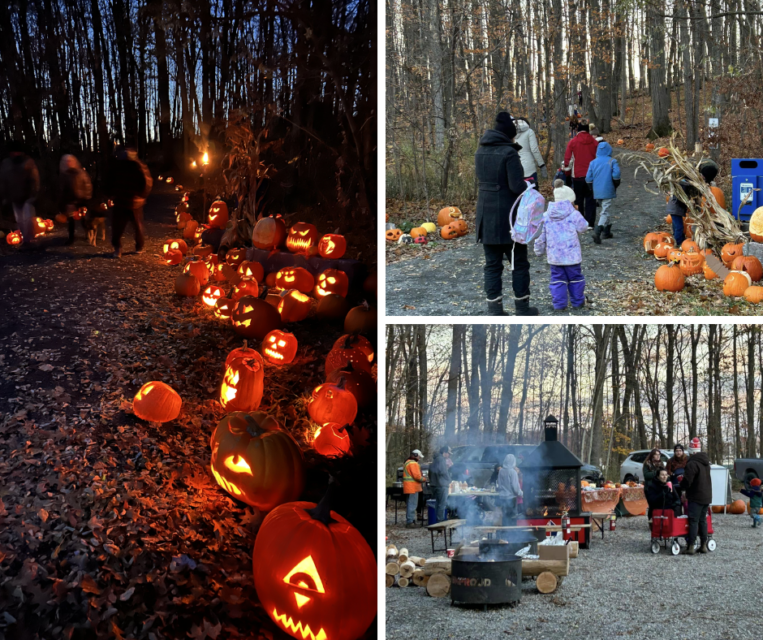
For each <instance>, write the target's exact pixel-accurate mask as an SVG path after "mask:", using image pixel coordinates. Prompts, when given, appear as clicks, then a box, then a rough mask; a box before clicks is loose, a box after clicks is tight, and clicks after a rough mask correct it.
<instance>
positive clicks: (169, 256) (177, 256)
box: [164, 249, 183, 267]
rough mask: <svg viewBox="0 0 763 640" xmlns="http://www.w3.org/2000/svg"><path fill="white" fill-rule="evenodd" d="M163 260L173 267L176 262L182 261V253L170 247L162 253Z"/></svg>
mask: <svg viewBox="0 0 763 640" xmlns="http://www.w3.org/2000/svg"><path fill="white" fill-rule="evenodd" d="M164 261H165V262H166V263H167V264H168V265H170V266H173V267H174V266H175V265H176V264H180V263H181V262H183V254H182V253H180V251H178V250H177V249H172V250H171V251H168V252H167V253H165V254H164Z"/></svg>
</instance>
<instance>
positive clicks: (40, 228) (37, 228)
mask: <svg viewBox="0 0 763 640" xmlns="http://www.w3.org/2000/svg"><path fill="white" fill-rule="evenodd" d="M47 230H48V228H47V227H46V226H45V221H44V220H43V219H42V218H35V219H34V220H32V231H33V232H34V237H35V238H39V237H40V236H41V235H44V234H45V232H46V231H47Z"/></svg>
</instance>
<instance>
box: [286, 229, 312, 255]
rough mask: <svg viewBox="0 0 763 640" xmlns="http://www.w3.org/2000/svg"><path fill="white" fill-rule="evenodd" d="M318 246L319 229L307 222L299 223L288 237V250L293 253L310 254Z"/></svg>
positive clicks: (290, 230) (290, 231)
mask: <svg viewBox="0 0 763 640" xmlns="http://www.w3.org/2000/svg"><path fill="white" fill-rule="evenodd" d="M316 244H318V229H316V228H315V225H313V224H309V223H307V222H297V223H296V224H295V225H293V226H292V228H291V229H289V235H287V236H286V248H287V249H288V250H289V251H291V252H292V253H305V254H306V253H308V252H309V251H310V249H312V248H313V247H314V246H315V245H316Z"/></svg>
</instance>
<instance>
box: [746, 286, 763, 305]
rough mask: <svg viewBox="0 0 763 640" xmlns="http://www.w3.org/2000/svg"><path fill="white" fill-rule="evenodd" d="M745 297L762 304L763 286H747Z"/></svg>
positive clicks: (753, 302)
mask: <svg viewBox="0 0 763 640" xmlns="http://www.w3.org/2000/svg"><path fill="white" fill-rule="evenodd" d="M744 299H745V300H747V302H751V303H752V304H760V303H761V302H763V287H760V286H752V287H747V288H746V289H745V290H744Z"/></svg>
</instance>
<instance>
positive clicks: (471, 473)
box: [397, 444, 604, 488]
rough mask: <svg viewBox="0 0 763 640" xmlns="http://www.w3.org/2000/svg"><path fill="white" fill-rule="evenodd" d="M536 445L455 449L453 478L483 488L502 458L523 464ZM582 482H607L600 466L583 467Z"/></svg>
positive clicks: (400, 476)
mask: <svg viewBox="0 0 763 640" xmlns="http://www.w3.org/2000/svg"><path fill="white" fill-rule="evenodd" d="M536 446H537V445H534V444H498V445H486V446H477V445H462V446H460V447H453V449H452V452H451V454H450V459H451V460H452V461H453V466H452V467H451V468H450V477H451V478H452V479H453V480H459V481H461V482H468V483H469V484H470V485H471V486H473V487H478V488H484V487H486V486H487V485H488V484H490V482H491V480H492V481H493V482H495V479H494V478H493V472H494V469H495V465H496V464H498V463H499V462H503V459H504V458H505V457H506V456H507V455H508V454H512V455H514V456H516V458H517V463H521V462H522V458H523V457H524V456H525V455H527V454H528V453H529V452H530V451H532V450H533V449H535V447H536ZM429 462H431V460H429V461H425V462H423V463H422V464H421V472H422V473H423V474H424V475H425V476H426V475H428V473H429ZM580 475H581V480H587V481H588V482H591V483H592V484H596V485H601V484H603V483H604V475H603V474H602V473H601V470H600V469H598V468H597V467H595V466H593V465H590V464H584V465H583V467H582V468H581V470H580ZM397 478H398V480H399V481H402V479H403V467H402V466H401V467H398V469H397Z"/></svg>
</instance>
